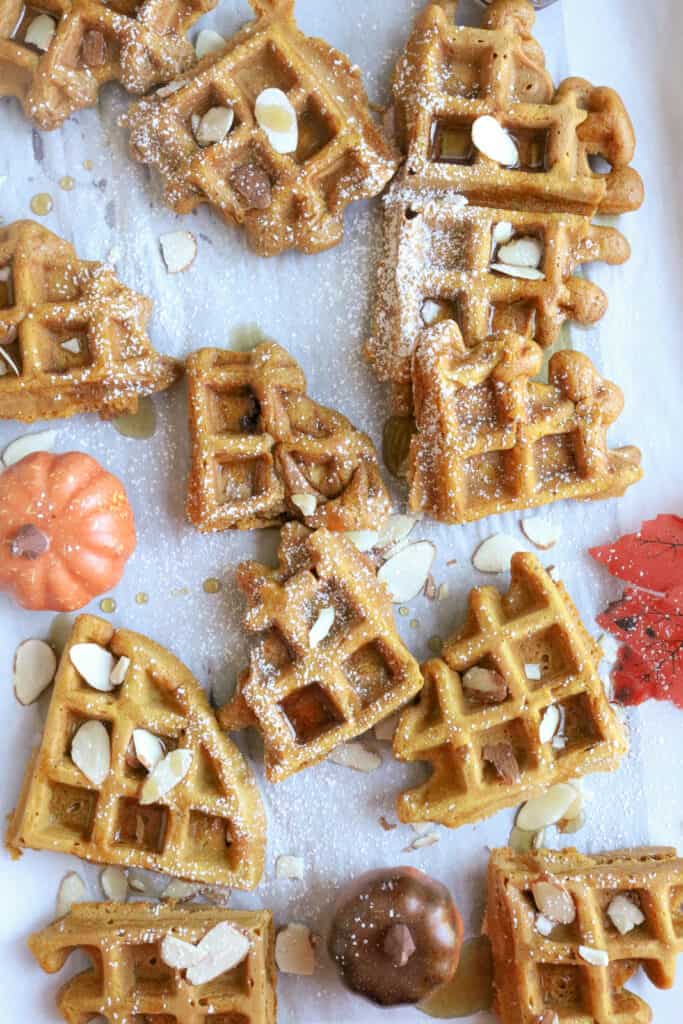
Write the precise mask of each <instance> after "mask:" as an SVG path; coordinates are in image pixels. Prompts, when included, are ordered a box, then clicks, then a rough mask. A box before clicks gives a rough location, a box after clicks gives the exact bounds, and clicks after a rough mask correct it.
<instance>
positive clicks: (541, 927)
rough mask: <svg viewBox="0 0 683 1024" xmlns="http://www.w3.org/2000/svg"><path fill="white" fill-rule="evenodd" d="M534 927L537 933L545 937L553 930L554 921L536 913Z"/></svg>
mask: <svg viewBox="0 0 683 1024" xmlns="http://www.w3.org/2000/svg"><path fill="white" fill-rule="evenodd" d="M534 927H535V928H536V931H537V932H538V934H539V935H542V936H543V937H544V938H545V939H547V938H548V936H549V935H552V933H553V931H554V930H555V922H554V921H551V920H550V918H548V917H544V916H543V914H537V915H536V921H535V923H534Z"/></svg>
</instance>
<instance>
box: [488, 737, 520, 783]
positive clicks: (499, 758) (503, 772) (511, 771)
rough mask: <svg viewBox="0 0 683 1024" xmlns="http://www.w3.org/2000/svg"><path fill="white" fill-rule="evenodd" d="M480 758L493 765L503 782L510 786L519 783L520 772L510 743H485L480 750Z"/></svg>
mask: <svg viewBox="0 0 683 1024" xmlns="http://www.w3.org/2000/svg"><path fill="white" fill-rule="evenodd" d="M481 756H482V757H483V759H484V761H488V762H489V763H490V764H492V765H493V767H494V768H495V770H496V773H497V775H498V777H499V778H500V779H501V780H502V781H503V782H506V783H508V784H509V785H511V786H512V785H517V783H519V782H521V780H522V772H521V769H520V767H519V762H518V760H517V757H516V755H515V752H514V750H513V748H512V744H511V743H505V742H502V743H487V744H486V745H485V746H484V747H483V748H482V751H481Z"/></svg>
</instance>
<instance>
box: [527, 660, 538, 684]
mask: <svg viewBox="0 0 683 1024" xmlns="http://www.w3.org/2000/svg"><path fill="white" fill-rule="evenodd" d="M524 675H525V676H526V677H527V679H530V680H531V681H532V682H538V680H539V679H540V678H541V677H542V672H541V666H540V665H538V664H537V663H536V662H527V664H526V665H525V666H524Z"/></svg>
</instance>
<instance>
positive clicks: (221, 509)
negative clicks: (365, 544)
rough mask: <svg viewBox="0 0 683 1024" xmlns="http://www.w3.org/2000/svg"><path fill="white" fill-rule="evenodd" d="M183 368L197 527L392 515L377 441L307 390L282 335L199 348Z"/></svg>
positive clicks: (345, 521)
mask: <svg viewBox="0 0 683 1024" xmlns="http://www.w3.org/2000/svg"><path fill="white" fill-rule="evenodd" d="M187 376H188V382H189V404H190V435H191V439H192V467H191V472H190V483H189V492H188V501H187V514H188V517H189V519H190V520H191V522H193V523H194V524H195V526H197V527H198V528H199V529H200V530H202V531H209V530H228V529H239V530H250V529H255V528H258V527H266V526H274V525H277V524H279V523H283V522H286V521H287V520H290V519H301V520H303V522H304V523H305V524H306V525H307V526H310V527H311V528H313V529H316V528H318V527H320V526H326V527H328V528H330V529H333V530H358V529H365V528H376V527H377V525H378V524H381V522H382V521H383V520H384V519H385V518H386V517H387V515H388V514H389V511H390V501H389V497H388V494H387V492H386V490H385V487H384V484H383V483H382V478H381V476H380V472H379V464H378V461H377V455H376V453H375V449H374V447H373V445H372V442H371V441H370V439H369V438H368V437H367V436H366V435H365V434H361V433H360V431H358V430H356V429H355V427H353V425H352V424H351V423H350V422H349V421H348V420H347V419H346V417H345V416H342V415H341V414H340V413H338V412H335V411H334V410H332V409H327V408H325V406H322V405H319V404H318V403H317V402H314V401H313V400H312V399H310V398H309V397H308V395H307V394H306V378H305V377H304V375H303V372H302V370H301V367H300V366H299V364H298V363H297V362H296V361H295V360H294V359H293V358H292V357H291V356H290V355H289V353H288V352H286V351H285V350H284V349H283V348H281V347H280V346H279V345H276V344H274V343H272V342H264V343H262V344H260V345H258V346H257V347H256V348H255V349H252V351H251V352H232V351H229V350H227V349H201V350H200V351H198V352H194V353H193V354H192V355H191V356H190V357H189V359H188V362H187ZM307 503H308V504H307ZM308 506H310V508H309V507H308Z"/></svg>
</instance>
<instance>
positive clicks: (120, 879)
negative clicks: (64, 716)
mask: <svg viewBox="0 0 683 1024" xmlns="http://www.w3.org/2000/svg"><path fill="white" fill-rule="evenodd" d="M100 885H101V886H102V892H103V893H104V895H105V896H106V897H107V899H108V900H112V901H113V902H114V903H125V902H126V900H127V899H128V875H127V874H126V872H125V871H124V870H123V868H117V867H113V866H112V867H108V868H105V869H104V871H102V872H101V873H100Z"/></svg>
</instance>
